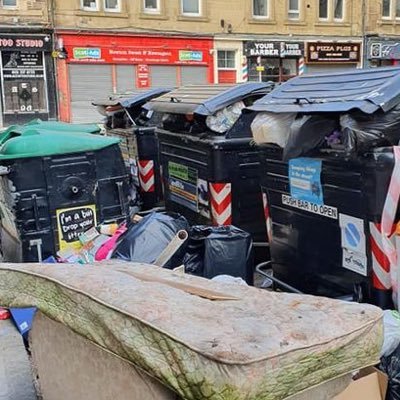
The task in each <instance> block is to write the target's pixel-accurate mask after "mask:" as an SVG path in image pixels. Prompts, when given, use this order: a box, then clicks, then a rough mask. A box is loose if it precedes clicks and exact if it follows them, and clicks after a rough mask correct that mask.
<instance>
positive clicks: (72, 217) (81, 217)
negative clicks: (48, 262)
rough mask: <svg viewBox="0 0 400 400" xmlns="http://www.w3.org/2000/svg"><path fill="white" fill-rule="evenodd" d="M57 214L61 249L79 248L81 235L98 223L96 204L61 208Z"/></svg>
mask: <svg viewBox="0 0 400 400" xmlns="http://www.w3.org/2000/svg"><path fill="white" fill-rule="evenodd" d="M56 214H57V230H58V244H59V247H60V250H68V249H79V248H80V242H79V235H81V234H82V233H83V232H86V231H87V230H89V229H90V228H93V227H95V226H96V225H97V221H96V206H95V205H94V204H90V205H86V206H81V207H72V208H63V209H59V210H57V212H56Z"/></svg>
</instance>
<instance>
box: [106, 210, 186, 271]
mask: <svg viewBox="0 0 400 400" xmlns="http://www.w3.org/2000/svg"><path fill="white" fill-rule="evenodd" d="M188 229H189V224H188V222H187V220H186V219H185V218H184V217H183V216H181V215H179V214H172V213H170V214H166V213H151V214H149V215H147V216H146V217H144V218H143V219H142V220H141V221H140V222H139V223H138V224H136V225H131V226H129V227H128V230H127V231H126V232H125V233H124V234H123V235H122V236H121V237H120V238H119V240H118V243H117V246H116V248H115V250H114V252H113V255H112V258H116V259H120V260H124V261H134V262H143V263H148V264H153V263H154V262H155V261H156V259H157V258H158V256H159V255H160V254H161V253H162V251H163V250H164V249H165V248H166V247H167V245H168V244H169V243H170V241H171V240H172V239H173V238H174V236H175V235H176V234H177V233H178V231H180V230H186V231H187V230H188ZM184 252H185V248H184V246H183V247H181V248H180V249H179V250H178V252H177V253H176V254H175V255H174V256H173V257H172V258H171V259H170V260H169V261H168V263H167V264H166V265H165V268H176V267H178V266H180V265H181V264H182V259H183V256H184Z"/></svg>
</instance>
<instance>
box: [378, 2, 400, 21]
mask: <svg viewBox="0 0 400 400" xmlns="http://www.w3.org/2000/svg"><path fill="white" fill-rule="evenodd" d="M382 19H400V0H383V1H382Z"/></svg>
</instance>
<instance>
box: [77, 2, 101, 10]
mask: <svg viewBox="0 0 400 400" xmlns="http://www.w3.org/2000/svg"><path fill="white" fill-rule="evenodd" d="M81 7H82V10H85V11H99V4H98V0H81Z"/></svg>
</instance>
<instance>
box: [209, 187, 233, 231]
mask: <svg viewBox="0 0 400 400" xmlns="http://www.w3.org/2000/svg"><path fill="white" fill-rule="evenodd" d="M210 194H211V215H212V218H213V224H214V225H231V224H232V185H231V184H230V183H210Z"/></svg>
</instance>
